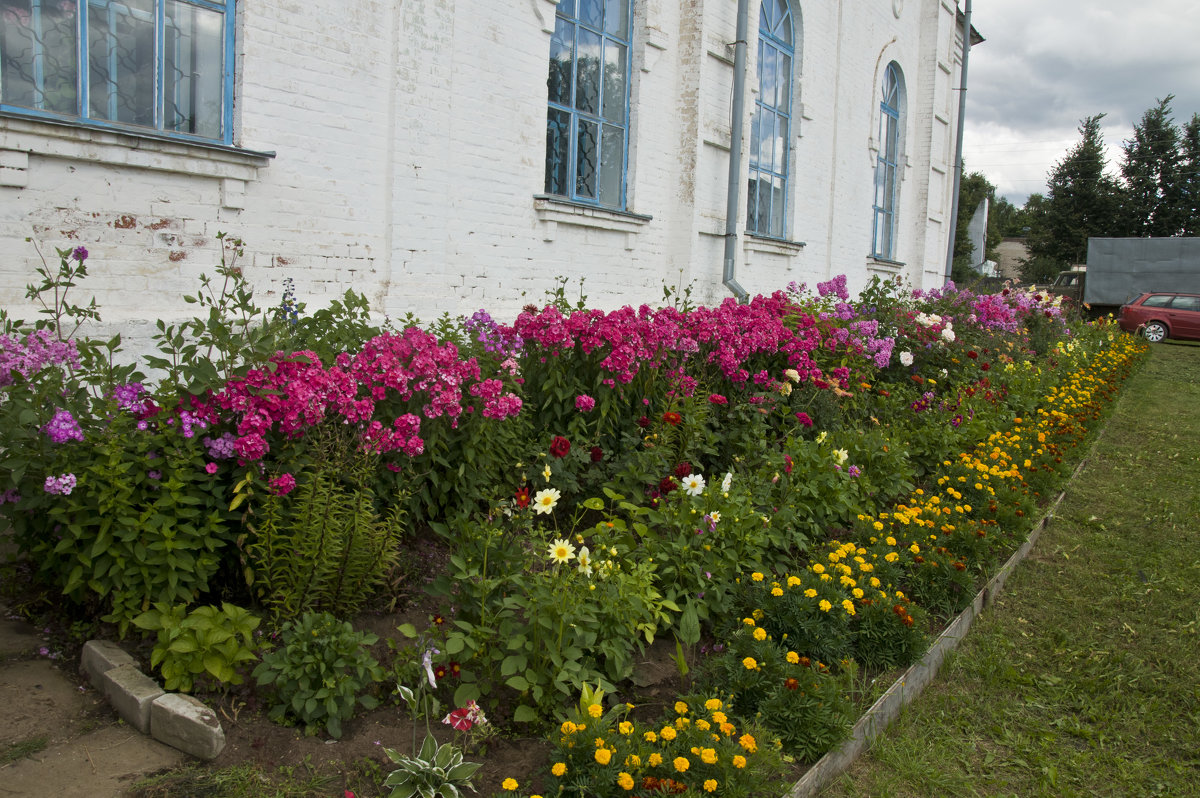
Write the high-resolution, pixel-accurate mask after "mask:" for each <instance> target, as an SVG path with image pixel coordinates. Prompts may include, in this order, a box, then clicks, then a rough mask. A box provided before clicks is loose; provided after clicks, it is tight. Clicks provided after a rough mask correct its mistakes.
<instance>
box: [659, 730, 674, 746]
mask: <svg viewBox="0 0 1200 798" xmlns="http://www.w3.org/2000/svg"><path fill="white" fill-rule="evenodd" d="M658 736H659V737H662V738H663V739H664V740H666V741H668V742H670V741H671V740H674V739H675V728H674V727H673V726H663V727H662V730H661V731H660V732H659V733H658Z"/></svg>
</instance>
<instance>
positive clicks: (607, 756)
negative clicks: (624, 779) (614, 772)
mask: <svg viewBox="0 0 1200 798" xmlns="http://www.w3.org/2000/svg"><path fill="white" fill-rule="evenodd" d="M595 756H596V761H597V762H599V763H600V764H601V765H607V764H608V763H609V762H611V761H612V751H610V750H608V749H607V748H597V749H596V754H595Z"/></svg>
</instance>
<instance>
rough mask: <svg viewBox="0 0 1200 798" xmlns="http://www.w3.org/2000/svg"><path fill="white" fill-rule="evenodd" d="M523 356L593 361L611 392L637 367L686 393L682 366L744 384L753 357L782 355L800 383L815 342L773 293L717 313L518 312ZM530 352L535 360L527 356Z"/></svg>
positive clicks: (804, 319)
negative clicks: (675, 381)
mask: <svg viewBox="0 0 1200 798" xmlns="http://www.w3.org/2000/svg"><path fill="white" fill-rule="evenodd" d="M502 329H505V330H506V331H507V332H511V333H512V334H515V335H518V336H520V338H522V339H523V340H524V341H525V342H526V352H527V354H529V355H531V356H543V357H544V356H551V357H557V356H560V355H563V354H566V353H570V352H578V353H580V354H582V355H584V356H589V357H595V358H597V359H598V360H599V367H600V369H601V370H602V371H605V372H607V373H608V374H609V375H610V376H609V377H608V378H607V379H605V380H604V382H605V384H606V385H608V386H610V387H612V386H614V385H615V384H616V383H621V384H628V383H630V382H632V381H633V379H634V377H636V376H637V375H638V373H639V372H640V371H641V370H642V369H647V368H648V369H665V370H666V371H668V372H673V373H674V374H676V375H677V376H678V377H679V378H681V379H680V380H679V381H680V383H681V387H682V388H683V390H684V392H685V393H686V392H690V390H691V389H693V388H694V384H693V381H690V380H689V379H688V378H687V377H686V376H685V375H684V373H683V369H684V367H685V366H686V365H688V364H690V363H697V364H699V365H712V366H715V367H717V368H718V369H719V370H720V372H721V374H722V375H724V377H725V378H726V379H728V380H730V381H731V382H735V383H745V382H747V381H749V379H750V371H749V370H748V368H747V365H748V363H749V362H750V361H751V360H752V359H753V358H754V357H756V356H760V355H776V354H780V355H782V356H783V359H784V361H785V362H786V366H784V367H785V368H793V369H795V370H796V371H797V372H798V373H799V375H800V379H801V380H802V381H804V380H810V379H816V378H819V377H820V376H821V372H820V369H819V368H817V367H816V365H815V364H814V363H813V362H812V360H811V358H810V357H809V353H810V352H812V351H813V349H815V348H816V347H817V345H818V343H819V334H818V331H817V330H815V329H813V320H812V319H811V317H808V316H806V315H804V314H801V313H799V312H798V310H797V308H796V306H795V305H794V304H793V303H792V302H791V301H789V299H788V298H787V296H786V295H785V294H784V293H783V292H781V291H777V292H775V293H774V294H772V295H771V296H756V297H754V298H753V299H752V300H751V301H750V302H749V303H748V304H745V305H742V304H739V303H738V302H737V301H736V300H734V299H732V298H729V299H726V300H725V301H724V302H723V303H721V304H720V305H718V306H717V307H713V308H708V307H699V308H696V309H694V310H691V311H687V312H684V311H680V310H678V309H676V308H673V307H664V308H657V309H652V308H650V307H649V306H647V305H642V306H641V307H639V308H638V309H636V310H635V309H633V308H632V307H629V306H625V307H622V308H619V309H617V310H614V311H610V312H606V311H602V310H580V311H576V312H574V313H571V314H570V315H566V314H564V313H563V312H562V311H561V310H559V309H558V308H557V307H555V306H553V305H548V306H547V307H545V308H543V309H542V310H540V311H530V310H526V311H525V312H523V313H521V315H520V316H518V317H517V319H516V321H515V322H514V323H513V326H512V327H511V328H502ZM530 345H534V346H536V347H538V348H539V349H540V350H541V352H540V354H538V353H536V352H532V351H530V348H529V347H530Z"/></svg>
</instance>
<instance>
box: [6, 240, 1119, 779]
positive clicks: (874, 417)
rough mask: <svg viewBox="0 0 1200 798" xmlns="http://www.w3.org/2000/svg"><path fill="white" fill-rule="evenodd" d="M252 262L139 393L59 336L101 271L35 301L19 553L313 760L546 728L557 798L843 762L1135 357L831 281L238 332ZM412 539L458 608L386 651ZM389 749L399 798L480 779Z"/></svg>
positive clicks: (1024, 300)
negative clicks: (847, 748)
mask: <svg viewBox="0 0 1200 798" xmlns="http://www.w3.org/2000/svg"><path fill="white" fill-rule="evenodd" d="M239 253H240V244H239V243H238V242H228V251H227V260H225V261H223V263H222V265H221V267H219V268H218V270H217V277H218V278H219V280H209V279H207V278H205V279H204V280H203V281H202V290H201V292H200V293H199V294H198V295H197V296H195V297H192V298H190V299H192V300H193V301H194V302H196V303H198V304H199V305H201V306H203V307H206V308H207V309H208V311H209V312H208V315H207V316H206V317H200V318H197V319H196V320H194V321H193V322H191V323H187V324H183V325H180V326H179V327H170V326H167V325H164V324H160V327H159V334H158V336H157V344H158V348H159V353H158V354H157V355H154V356H151V357H147V358H144V359H142V360H141V361H139V362H136V363H134V364H132V365H120V363H121V359H120V342H119V340H116V339H114V340H113V341H94V340H87V339H75V338H73V337H71V331H72V330H71V328H72V327H73V325H74V323H75V322H77V321H81V320H87V319H88V318H91V317H94V316H95V312H96V311H95V309H94V308H93V307H90V306H74V305H71V304H70V303H69V302H68V301H67V298H68V296H69V295H70V292H69V289H71V288H72V287H74V285H75V284H76V283H77V281H78V280H79V279H80V278H81V277H83V276H85V275H86V258H87V253H86V252H85V251H82V250H78V249H77V250H74V251H63V252H61V253H60V264H59V268H58V269H57V271H55V270H51V269H46V270H44V272H43V274H42V280H43V281H42V285H41V286H40V287H34V289H33V290H31V297H32V298H34V299H36V300H39V301H41V300H44V301H45V302H46V307H45V310H46V311H47V313H46V316H47V318H46V319H44V320H43V321H42V322H39V323H38V324H33V325H28V324H24V323H22V322H19V321H13V320H7V319H6V320H5V322H4V323H5V328H4V330H3V337H0V386H2V387H0V391H3V395H2V396H3V398H2V401H0V414H2V415H3V421H4V425H3V427H2V429H3V433H2V434H3V440H2V441H0V445H2V446H3V449H4V460H3V462H0V478H3V479H4V480H5V481H6V482H5V484H0V495H2V496H3V504H2V506H0V509H2V510H3V512H4V515H5V517H6V519H7V520H8V522H9V523H10V524H11V526H12V529H13V533H14V538H15V540H16V542H17V545H18V547H19V548H20V550H21V552H22V554H24V555H25V556H26V557H27V558H28V560H29V561H30V562H31V563H33V564H35V565H36V569H37V571H36V576H37V578H38V579H39V581H40V582H41V583H42V584H44V585H45V586H46V587H47V589H50V590H55V591H60V592H61V593H62V594H64V595H65V596H66V597H67V599H68V600H69V604H70V606H71V607H73V608H74V609H73V611H74V612H76V613H78V614H79V615H80V616H83V617H86V616H87V615H89V614H91V615H94V616H99V617H101V618H102V619H103V620H104V621H105V622H106V623H111V624H113V625H114V627H115V629H116V630H117V633H118V634H121V635H125V634H128V633H130V632H131V631H133V630H143V631H147V632H153V633H155V634H156V635H157V640H158V646H157V647H156V648H155V651H154V657H153V659H154V662H153V664H154V666H155V667H159V668H160V669H161V670H162V671H163V673H164V675H166V674H170V675H171V678H172V680H173V683H175V684H178V685H180V686H181V689H182V688H186V687H190V686H191V685H193V683H196V684H198V685H200V686H201V687H206V688H207V689H228V688H224V687H222V686H223V685H228V684H236V683H237V682H238V681H239V680H240V679H242V678H243V676H246V675H251V676H252V677H253V681H254V682H255V684H256V688H257V690H258V691H259V692H260V694H261V695H262V696H263V698H264V700H265V701H266V702H267V704H268V705H270V706H271V707H272V716H273V717H277V718H279V719H280V720H282V721H285V722H290V723H295V724H299V725H303V726H306V727H308V728H309V729H311V730H312V731H314V732H317V731H324V732H325V733H328V734H332V735H337V734H339V733H340V730H341V727H342V723H343V722H346V721H349V720H350V719H351V718H352V717H353V715H354V712H355V711H356V708H357V707H359V706H372V705H374V704H375V703H376V702H377V701H379V700H380V699H383V700H403V702H405V703H406V704H407V706H408V709H409V711H410V712H412V713H413V714H414V716H415V717H419V718H425V719H426V720H427V721H428V720H430V719H433V720H438V719H440V718H436V717H435V716H437V715H440V710H439V709H438V708H439V707H440V706H443V705H450V706H451V709H452V710H453V711H452V712H450V714H449V715H447V716H446V719H447V722H448V723H450V724H451V725H453V726H454V728H455V729H459V730H460V731H462V732H468V731H470V730H471V729H472V728H473V727H476V726H479V725H480V724H481V723H482V722H484V721H483V719H484V718H485V717H490V718H491V723H493V724H494V723H503V724H506V725H507V724H517V725H519V726H521V725H523V726H524V727H525V728H529V729H542V728H547V727H552V728H553V729H554V730H555V731H553V732H552V733H551V734H550V738H549V739H550V742H551V743H552V744H553V745H554V746H555V748H556V751H557V754H556V759H555V761H554V762H549V763H547V769H546V772H545V774H543V775H541V776H539V777H538V780H539V781H538V783H540V784H542V785H544V789H545V791H546V792H548V793H550V794H562V795H610V794H611V795H625V794H643V793H644V794H657V793H664V792H667V793H672V792H685V791H690V792H691V793H692V794H703V793H719V794H721V795H748V794H752V793H753V790H754V787H755V785H757V784H761V783H762V782H763V780H764V779H765V778H770V777H771V776H772V774H777V773H779V772H780V771H781V769H782V768H783V767H784V766H785V765H786V762H787V761H790V760H797V759H798V760H802V761H811V760H813V759H815V758H817V757H819V756H820V755H821V754H822V753H823V752H824V751H826V750H828V749H829V748H830V747H832V746H833V745H836V744H837V743H838V742H839V741H840V740H841V739H842V738H843V737H844V736H845V734H846V732H847V730H848V728H849V724H850V721H851V720H852V718H851V714H852V709H851V704H850V702H849V700H848V695H849V693H850V691H851V689H852V685H853V683H854V679H855V675H856V674H857V673H858V672H859V670H860V669H867V670H872V671H880V670H886V669H890V668H896V667H902V666H906V665H908V664H910V663H912V662H913V661H915V660H916V659H917V658H919V657H920V656H921V654H922V652H923V651H924V648H925V646H926V645H927V642H928V634H929V632H930V630H931V628H932V625H933V623H934V622H935V621H936V620H937V619H940V618H946V617H949V616H950V615H952V614H953V613H954V612H956V611H957V610H958V609H961V607H962V606H964V603H965V602H967V601H969V600H970V597H971V596H972V595H973V594H974V591H975V589H976V587H977V586H978V585H979V584H980V582H981V580H983V579H985V578H986V575H987V574H988V573H989V572H990V570H991V569H992V568H994V566H995V565H996V563H997V562H999V561H1000V560H1001V558H1003V557H1004V556H1005V555H1006V554H1007V553H1008V552H1010V551H1011V550H1012V549H1013V548H1015V547H1016V545H1018V544H1019V542H1020V539H1021V537H1022V536H1023V535H1024V533H1025V532H1026V531H1027V529H1028V519H1029V518H1030V516H1031V514H1033V513H1034V512H1035V510H1036V507H1037V506H1038V502H1039V499H1040V498H1041V497H1042V496H1045V495H1049V492H1050V491H1051V490H1053V489H1054V488H1055V486H1057V484H1058V483H1059V482H1060V481H1061V480H1062V478H1063V475H1064V473H1065V469H1066V468H1067V467H1068V466H1069V464H1070V463H1071V462H1072V455H1073V450H1074V449H1075V448H1076V447H1078V446H1079V445H1080V444H1081V443H1083V442H1084V441H1086V439H1087V436H1088V434H1089V433H1090V431H1092V430H1094V429H1095V426H1096V422H1098V421H1099V420H1100V419H1101V418H1102V416H1103V414H1104V412H1105V408H1106V406H1107V404H1108V403H1109V402H1110V401H1111V399H1112V396H1113V393H1114V392H1115V391H1116V390H1118V389H1119V387H1120V384H1121V382H1122V380H1123V378H1124V376H1125V375H1126V374H1127V373H1128V370H1129V368H1131V367H1132V366H1133V365H1134V364H1135V363H1136V362H1137V359H1138V356H1139V353H1140V352H1141V351H1142V348H1141V345H1140V344H1139V343H1138V342H1136V341H1135V340H1134V339H1132V338H1130V337H1128V336H1125V335H1122V334H1120V333H1119V332H1117V331H1116V329H1115V327H1114V326H1112V325H1106V324H1104V323H1103V322H1099V323H1094V324H1085V323H1083V322H1082V321H1081V320H1078V319H1074V318H1071V317H1070V316H1069V315H1068V314H1065V313H1064V311H1063V309H1062V308H1061V307H1059V306H1058V305H1057V304H1056V303H1055V302H1054V301H1052V298H1049V297H1042V296H1038V295H1035V294H1030V293H1027V292H1022V291H1017V290H1011V289H1005V290H1004V291H1002V292H1000V293H997V294H992V295H976V294H974V293H972V292H970V291H963V290H958V289H956V288H954V287H953V286H949V287H947V288H946V289H942V290H938V291H931V292H920V291H905V290H902V289H901V287H900V286H899V285H897V284H894V283H890V284H888V283H879V282H876V283H873V284H872V285H871V286H870V287H868V289H867V290H865V291H864V292H863V293H862V294H861V295H860V296H859V297H858V298H857V299H855V300H853V301H852V300H851V299H850V297H849V296H848V293H847V291H846V288H845V280H844V278H838V279H835V280H832V281H830V282H828V283H823V284H820V285H818V286H817V290H816V292H815V294H813V293H809V292H808V291H807V290H806V289H805V288H804V287H803V286H796V285H792V286H789V288H788V290H787V291H779V292H776V293H774V294H772V295H771V296H768V297H764V296H759V297H755V298H754V299H753V300H751V301H750V302H749V303H747V304H745V305H739V304H737V303H736V302H734V301H733V300H727V301H726V302H724V303H722V304H721V305H719V306H717V307H713V308H707V307H695V306H692V305H691V303H690V301H689V297H688V295H686V294H685V295H684V296H682V297H676V299H677V301H676V302H675V303H674V304H672V305H667V306H664V307H659V308H651V307H648V306H642V307H640V308H637V309H634V308H630V307H625V308H620V309H618V310H615V311H608V312H606V311H601V310H596V309H591V308H588V307H586V306H585V305H584V304H583V303H582V302H580V303H576V304H575V305H572V304H571V303H569V302H568V301H567V300H566V299H565V297H564V295H563V292H562V290H561V289H560V290H559V291H558V292H557V293H556V294H555V295H552V296H551V297H549V301H548V302H547V304H545V305H544V306H542V307H540V308H539V307H536V306H530V307H527V308H526V310H525V311H524V312H522V313H521V314H520V315H519V316H518V317H517V319H515V320H514V322H513V323H512V324H511V325H504V324H497V323H496V322H495V321H494V320H492V318H491V317H490V316H489V315H488V314H487V313H486V312H484V311H480V312H479V313H476V314H475V315H474V316H473V317H471V318H470V319H460V320H455V319H450V318H448V317H446V318H443V319H441V320H439V321H437V322H435V323H434V324H432V325H429V326H428V327H427V328H421V327H418V326H416V325H414V324H406V325H404V326H402V327H387V328H377V327H375V326H373V325H372V323H371V321H370V318H369V316H368V314H367V313H366V306H365V302H364V301H363V300H362V298H361V297H357V296H355V295H353V294H347V295H346V297H345V298H344V299H343V300H342V301H340V302H337V303H334V304H333V305H332V306H331V307H330V308H326V309H323V310H320V311H317V312H315V313H312V314H309V313H307V312H306V309H305V308H304V307H303V306H301V305H298V304H296V303H295V301H294V299H293V298H292V297H291V295H290V292H289V293H287V294H285V297H284V301H283V303H282V304H281V305H280V306H279V307H277V308H274V309H268V310H263V309H260V308H258V307H256V306H255V305H254V302H253V295H252V293H251V291H250V290H249V288H248V286H247V285H246V284H245V282H244V280H243V278H242V277H241V272H240V270H239V269H238V268H237V267H236V265H235V262H234V261H235V259H236V257H237V255H238V254H239ZM218 282H220V287H218ZM142 369H148V370H151V371H152V372H153V373H157V374H158V375H159V378H158V379H157V381H155V382H153V383H152V382H151V381H150V380H149V379H148V378H147V377H146V376H145V374H144V373H143V371H142ZM429 536H436V537H437V538H438V539H440V540H441V541H442V542H443V543H444V545H445V546H446V547H447V548H448V550H449V551H450V552H451V555H450V556H449V560H448V565H447V567H446V568H445V570H444V571H443V572H442V573H440V574H437V575H436V578H435V579H434V580H433V582H432V585H431V589H432V592H433V595H434V596H435V598H436V600H437V601H439V602H440V606H441V607H442V608H443V609H442V610H441V611H440V612H439V613H438V614H436V615H435V616H434V617H432V618H431V619H430V622H429V623H428V624H427V625H426V624H421V625H417V624H406V625H404V626H402V627H401V628H399V629H398V630H396V634H395V635H394V636H393V637H392V638H391V639H390V640H389V641H388V650H387V651H386V652H385V655H384V656H380V655H381V649H380V646H376V647H375V649H374V655H372V653H370V645H371V644H372V643H373V642H374V638H373V636H369V635H367V636H363V635H360V634H359V633H356V632H354V631H353V630H352V629H351V628H350V627H349V626H347V625H346V624H344V623H340V622H339V619H340V620H345V619H348V618H352V617H353V615H354V613H355V612H357V611H358V610H360V609H361V608H363V607H364V606H370V605H372V604H376V605H377V604H378V603H379V602H385V603H386V602H388V601H395V600H396V598H395V597H396V596H398V595H402V594H403V593H404V590H405V585H404V579H405V573H406V571H405V563H407V562H411V561H412V555H411V554H410V552H411V551H412V549H413V546H414V543H415V542H416V541H419V540H420V539H422V538H427V537H429ZM243 607H246V608H249V609H250V613H247V611H246V610H245V609H243ZM260 618H261V619H262V630H265V631H266V632H267V634H266V635H260V636H259V637H256V638H253V639H251V638H250V636H249V630H253V629H254V628H255V625H256V624H257V623H258V622H259V619H260ZM168 621H169V622H168ZM656 640H667V641H670V642H671V643H672V644H673V646H674V649H675V651H676V654H677V665H678V669H679V671H680V675H681V678H682V677H686V679H687V684H689V685H690V687H689V688H688V689H689V692H690V694H689V695H688V696H684V697H681V698H680V700H679V702H678V703H676V704H675V706H674V708H673V709H674V711H673V712H668V713H667V714H666V716H665V717H663V718H654V717H650V716H647V715H646V714H645V711H644V710H638V709H634V708H633V707H630V706H628V705H627V704H626V703H625V701H624V699H626V698H627V697H629V696H631V695H632V688H631V682H630V679H631V677H632V676H633V673H634V664H635V661H636V660H637V658H638V657H639V656H640V655H641V654H642V652H643V651H644V650H645V648H646V647H647V646H649V645H651V644H652V643H654V642H655V641H656ZM179 641H186V642H179ZM206 641H213V642H211V643H208V642H206ZM277 643H278V644H277ZM260 657H261V659H262V661H261V662H260V663H259V665H258V666H257V667H256V668H253V674H249V673H248V671H249V669H250V668H251V667H252V663H253V661H254V660H257V659H259V658H260ZM377 657H379V658H380V659H383V662H380V661H379V659H377ZM347 668H352V669H353V673H354V674H355V675H354V678H353V679H352V680H350V681H349V682H347V681H345V680H342V681H341V683H336V682H337V681H338V680H336V679H335V680H333V681H332V682H331V681H330V679H329V678H328V677H327V676H323V675H322V674H338V673H345V672H346V669H347ZM396 685H398V688H397V690H396V691H395V692H393V689H392V687H393V686H396ZM455 708H457V709H455ZM485 712H486V716H485ZM488 725H490V724H488ZM589 726H590V727H591V728H590V730H589V729H588V727H589ZM463 727H465V728H463ZM476 731H478V729H476ZM585 731H586V732H587V733H586V734H583V733H584V732H585ZM429 739H430V741H432V737H430V738H429ZM464 742H465V744H468V745H469V744H470V742H471V740H470V739H468V740H466V741H464ZM443 751H445V753H442V752H443ZM393 754H394V756H393V761H394V762H396V763H398V764H401V765H402V767H401V769H400V770H398V771H397V773H398V774H399V773H403V774H407V775H400V776H396V777H395V778H394V779H393V781H392V784H390V785H389V786H391V787H393V789H394V792H393V794H395V795H404V794H408V793H405V790H407V789H409V788H410V787H411V788H412V790H414V791H415V790H416V789H417V785H418V784H423V785H425V786H426V787H428V788H429V789H433V787H431V786H430V785H431V784H433V782H436V781H437V779H439V778H441V779H444V781H445V783H446V784H456V783H465V781H467V780H468V779H469V777H470V775H471V774H473V773H474V768H472V767H468V765H470V763H468V762H464V761H462V759H461V750H459V749H454V748H450V749H445V748H444V747H442V748H439V747H437V746H432V747H431V743H427V744H426V745H424V746H421V748H420V750H418V748H417V746H416V744H415V741H413V750H412V751H411V755H409V754H401V753H396V752H393ZM439 758H447V761H449V760H450V759H453V760H454V761H455V762H456V763H458V764H456V765H455V766H454V767H451V768H449V769H447V768H446V766H445V764H444V763H443V764H442V765H438V764H437V761H438V760H439ZM438 768H441V770H440V771H438ZM439 773H440V775H439ZM504 789H505V790H507V791H508V792H511V793H517V792H519V791H520V787H519V785H515V784H510V785H508V786H507V787H505V788H504ZM521 794H524V793H521Z"/></svg>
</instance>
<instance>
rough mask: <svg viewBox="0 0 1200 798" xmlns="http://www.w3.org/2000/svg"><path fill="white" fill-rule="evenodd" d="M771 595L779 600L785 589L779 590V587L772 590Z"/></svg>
mask: <svg viewBox="0 0 1200 798" xmlns="http://www.w3.org/2000/svg"><path fill="white" fill-rule="evenodd" d="M771 595H772V596H774V597H775V598H779V597H780V596H782V595H783V588H779V587H773V588H771Z"/></svg>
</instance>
